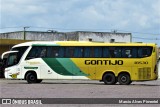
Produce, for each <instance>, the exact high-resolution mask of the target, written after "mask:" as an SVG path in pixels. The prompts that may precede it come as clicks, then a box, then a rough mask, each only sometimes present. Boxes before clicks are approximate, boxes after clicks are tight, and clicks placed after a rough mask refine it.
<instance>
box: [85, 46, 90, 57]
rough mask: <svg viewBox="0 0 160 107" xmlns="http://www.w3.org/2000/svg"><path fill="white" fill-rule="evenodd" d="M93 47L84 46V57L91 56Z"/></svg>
mask: <svg viewBox="0 0 160 107" xmlns="http://www.w3.org/2000/svg"><path fill="white" fill-rule="evenodd" d="M90 52H91V48H90V47H84V57H85V58H89V57H90Z"/></svg>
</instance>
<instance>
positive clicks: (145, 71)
mask: <svg viewBox="0 0 160 107" xmlns="http://www.w3.org/2000/svg"><path fill="white" fill-rule="evenodd" d="M138 74H139V79H141V80H147V79H150V78H151V68H150V67H145V68H139V70H138Z"/></svg>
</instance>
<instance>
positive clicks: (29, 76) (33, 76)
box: [26, 72, 37, 84]
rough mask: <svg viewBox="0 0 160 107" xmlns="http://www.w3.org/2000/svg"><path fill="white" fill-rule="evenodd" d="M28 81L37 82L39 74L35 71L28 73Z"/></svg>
mask: <svg viewBox="0 0 160 107" xmlns="http://www.w3.org/2000/svg"><path fill="white" fill-rule="evenodd" d="M26 80H27V82H28V83H29V84H30V83H37V76H36V75H35V74H34V73H31V72H30V73H28V74H27V75H26Z"/></svg>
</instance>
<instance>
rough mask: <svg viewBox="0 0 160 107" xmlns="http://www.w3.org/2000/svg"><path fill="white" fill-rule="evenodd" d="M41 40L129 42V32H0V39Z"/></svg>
mask: <svg viewBox="0 0 160 107" xmlns="http://www.w3.org/2000/svg"><path fill="white" fill-rule="evenodd" d="M24 35H25V40H43V41H88V40H89V39H92V41H98V42H110V41H111V39H114V40H115V42H131V38H132V37H131V33H111V32H83V31H77V32H66V33H65V32H35V31H26V32H25V34H24V32H23V31H20V32H10V33H1V34H0V39H20V40H23V39H24Z"/></svg>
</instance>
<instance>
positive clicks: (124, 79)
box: [117, 71, 132, 85]
mask: <svg viewBox="0 0 160 107" xmlns="http://www.w3.org/2000/svg"><path fill="white" fill-rule="evenodd" d="M117 78H118V82H119V84H121V85H129V84H131V83H132V81H131V76H130V74H129V73H128V72H127V71H123V72H120V73H119V74H118V77H117Z"/></svg>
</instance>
